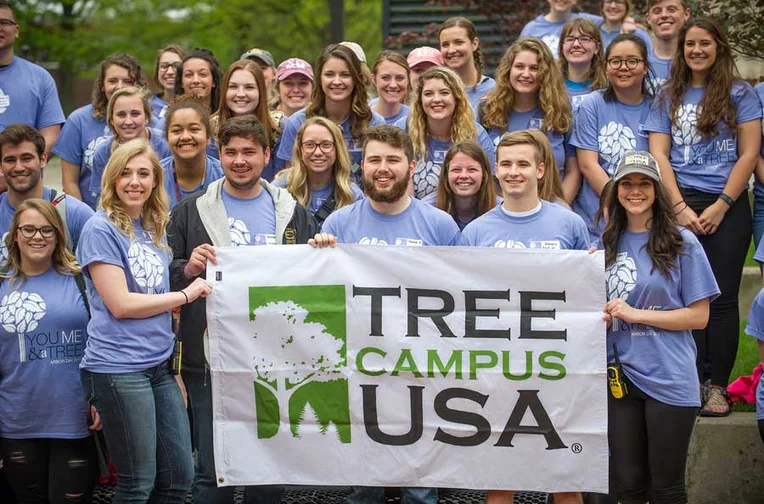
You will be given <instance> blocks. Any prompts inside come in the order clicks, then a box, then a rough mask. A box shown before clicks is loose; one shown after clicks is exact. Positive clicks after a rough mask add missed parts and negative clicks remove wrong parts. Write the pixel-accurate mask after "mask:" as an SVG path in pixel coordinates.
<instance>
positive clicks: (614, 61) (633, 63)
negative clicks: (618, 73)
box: [607, 58, 645, 70]
mask: <svg viewBox="0 0 764 504" xmlns="http://www.w3.org/2000/svg"><path fill="white" fill-rule="evenodd" d="M643 61H645V60H643V59H640V58H610V59H609V60H607V66H609V67H610V68H612V69H613V70H618V69H620V68H621V66H622V65H623V64H624V63H626V68H627V69H629V70H634V69H635V68H637V67H638V66H639V64H640V63H642V62H643Z"/></svg>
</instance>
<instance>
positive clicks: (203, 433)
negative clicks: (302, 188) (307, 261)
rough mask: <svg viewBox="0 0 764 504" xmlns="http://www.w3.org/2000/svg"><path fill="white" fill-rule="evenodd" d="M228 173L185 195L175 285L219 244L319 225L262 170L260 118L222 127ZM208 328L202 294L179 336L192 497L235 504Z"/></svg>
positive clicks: (249, 499) (259, 494)
mask: <svg viewBox="0 0 764 504" xmlns="http://www.w3.org/2000/svg"><path fill="white" fill-rule="evenodd" d="M219 138H220V162H221V164H222V166H223V172H224V178H223V179H220V180H218V181H216V182H214V183H212V184H210V185H209V186H208V188H207V190H206V191H205V192H204V193H201V194H199V195H196V196H190V197H188V198H186V199H184V200H182V201H181V202H180V203H179V204H178V205H177V206H176V207H175V208H174V209H173V212H172V216H171V220H170V225H169V227H168V232H167V235H168V242H169V245H170V247H171V248H172V251H173V261H172V263H171V265H170V282H171V285H172V286H173V289H180V288H183V287H185V286H186V285H188V284H189V283H190V282H192V281H193V280H194V278H196V277H197V276H200V275H205V272H206V270H207V264H208V262H211V263H213V264H215V263H216V258H215V257H216V255H215V249H216V247H230V246H232V245H233V246H253V245H271V244H297V243H306V242H307V241H308V239H309V238H310V237H311V236H313V234H315V232H316V231H317V229H318V226H317V225H316V223H315V221H314V220H313V217H312V216H311V215H310V214H308V212H307V211H306V210H305V209H304V208H303V207H302V206H301V205H298V204H297V203H296V201H295V200H294V198H292V196H291V195H290V194H289V192H288V191H286V190H285V189H280V188H278V187H275V186H273V185H271V184H269V183H268V182H266V181H265V180H263V179H262V178H260V175H261V173H262V171H263V168H264V167H265V166H266V165H267V164H268V159H269V157H270V149H269V147H268V143H267V140H266V135H265V131H264V129H263V127H262V125H261V124H260V123H259V122H258V121H257V119H256V118H255V117H254V116H245V117H238V118H232V119H229V120H228V121H226V122H225V123H223V124H222V126H221V128H220V132H219ZM206 330H207V319H206V315H205V303H204V300H203V299H200V300H198V301H196V302H193V303H190V304H186V305H183V308H182V309H181V312H180V331H179V333H178V339H179V340H180V341H182V342H183V345H184V347H183V380H184V382H185V384H186V388H187V391H188V396H189V403H190V406H191V410H192V413H193V433H194V446H195V447H196V449H197V450H198V454H199V455H198V462H197V470H196V476H195V481H194V487H193V494H194V500H195V501H196V502H199V503H204V504H218V503H219V504H223V503H226V504H227V503H230V502H233V488H223V487H221V488H218V487H217V481H216V477H215V462H214V455H213V440H212V388H211V385H210V384H209V382H210V377H209V370H208V363H207V358H206V356H205V349H204V347H205V342H204V337H205V333H206ZM282 493H283V489H282V488H281V487H270V486H261V487H248V488H247V489H246V491H245V501H244V502H245V503H247V504H255V503H257V504H276V503H279V502H281V494H282Z"/></svg>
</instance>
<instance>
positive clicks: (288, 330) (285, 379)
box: [252, 301, 345, 432]
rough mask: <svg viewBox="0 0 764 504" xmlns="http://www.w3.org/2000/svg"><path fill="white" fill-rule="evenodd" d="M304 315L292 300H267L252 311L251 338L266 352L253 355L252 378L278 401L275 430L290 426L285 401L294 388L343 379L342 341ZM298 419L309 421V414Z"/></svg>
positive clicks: (306, 312) (303, 309)
mask: <svg viewBox="0 0 764 504" xmlns="http://www.w3.org/2000/svg"><path fill="white" fill-rule="evenodd" d="M308 315H309V312H308V311H307V310H306V309H305V308H303V307H302V306H300V305H299V304H296V303H295V302H293V301H276V302H269V303H267V304H265V305H263V306H259V307H258V308H256V309H255V310H254V312H253V317H252V322H253V328H254V337H255V338H256V339H257V340H258V343H259V344H261V345H267V347H268V352H267V355H265V354H258V355H256V356H255V357H254V370H255V381H256V382H257V383H258V384H259V385H261V386H263V387H265V388H266V389H267V390H268V391H270V392H271V393H272V394H273V395H274V396H275V397H276V399H277V401H278V410H279V429H278V430H279V431H280V430H281V427H282V426H284V425H291V421H290V416H289V401H290V398H291V397H292V395H293V394H294V393H295V392H297V390H299V389H300V388H302V387H304V386H305V385H307V384H309V383H315V382H329V381H333V380H338V379H342V378H344V375H343V370H344V367H345V366H344V359H343V356H342V354H341V351H342V347H343V345H344V343H343V341H342V340H340V339H337V338H335V337H334V336H333V335H332V334H329V333H328V332H327V329H326V327H325V326H324V325H323V324H320V323H317V322H306V320H305V319H306V318H307V317H308ZM313 419H315V416H314V417H313ZM301 420H311V418H310V415H308V416H307V418H306V417H305V415H303V416H302V418H301ZM293 431H295V432H296V431H297V429H293Z"/></svg>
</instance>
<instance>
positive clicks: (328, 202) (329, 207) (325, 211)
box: [313, 194, 337, 227]
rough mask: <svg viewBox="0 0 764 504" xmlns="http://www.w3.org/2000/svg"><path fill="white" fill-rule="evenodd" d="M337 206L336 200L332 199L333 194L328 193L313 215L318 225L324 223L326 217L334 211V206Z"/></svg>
mask: <svg viewBox="0 0 764 504" xmlns="http://www.w3.org/2000/svg"><path fill="white" fill-rule="evenodd" d="M336 206H337V201H336V200H335V199H334V194H330V195H329V197H328V198H326V199H325V200H324V203H323V205H321V207H320V208H319V209H318V210H316V213H314V214H313V217H314V218H315V219H316V221H318V225H319V227H320V226H321V225H322V224H323V223H324V221H325V220H326V218H327V217H329V215H331V213H332V212H334V208H335V207H336Z"/></svg>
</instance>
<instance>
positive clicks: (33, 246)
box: [16, 208, 58, 264]
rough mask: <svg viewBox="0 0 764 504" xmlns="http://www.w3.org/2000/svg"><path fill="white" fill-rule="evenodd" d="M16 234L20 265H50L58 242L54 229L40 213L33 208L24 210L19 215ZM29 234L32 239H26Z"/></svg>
mask: <svg viewBox="0 0 764 504" xmlns="http://www.w3.org/2000/svg"><path fill="white" fill-rule="evenodd" d="M16 233H17V236H16V243H18V246H19V254H20V255H21V262H22V264H25V263H34V264H44V263H47V264H51V263H52V260H53V253H54V252H55V251H56V243H57V242H58V239H57V237H56V228H54V227H53V226H52V225H51V223H50V222H48V219H46V218H45V217H44V216H43V215H42V214H41V213H40V212H38V211H37V210H34V209H33V208H28V209H27V210H24V211H23V212H22V213H21V215H19V225H18V228H17V230H16ZM32 233H34V234H32ZM30 234H32V237H31V238H27V236H28V235H30Z"/></svg>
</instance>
